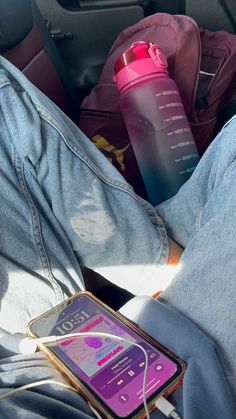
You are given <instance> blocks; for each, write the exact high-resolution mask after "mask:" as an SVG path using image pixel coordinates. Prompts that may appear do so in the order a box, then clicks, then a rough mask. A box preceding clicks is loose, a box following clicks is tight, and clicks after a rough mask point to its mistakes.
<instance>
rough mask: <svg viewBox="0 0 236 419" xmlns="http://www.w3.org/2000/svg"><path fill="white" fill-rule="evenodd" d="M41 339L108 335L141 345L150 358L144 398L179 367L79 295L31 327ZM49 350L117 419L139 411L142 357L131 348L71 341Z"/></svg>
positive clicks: (100, 340) (104, 341)
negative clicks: (83, 334) (87, 334)
mask: <svg viewBox="0 0 236 419" xmlns="http://www.w3.org/2000/svg"><path fill="white" fill-rule="evenodd" d="M31 331H32V332H33V333H35V334H37V335H38V336H39V337H40V336H47V335H63V334H68V333H72V332H106V333H110V334H113V335H116V336H121V337H123V338H125V339H128V340H130V341H132V342H137V343H138V344H139V345H141V346H142V347H143V348H144V349H145V350H146V352H147V354H148V371H147V381H146V398H147V399H149V397H151V396H153V395H154V394H155V395H156V394H158V390H159V391H160V390H161V389H162V388H163V387H166V385H167V384H168V383H170V382H171V381H172V380H173V379H174V378H175V377H177V376H178V375H179V373H180V370H181V367H180V364H179V363H178V362H177V361H176V360H175V359H174V358H173V359H172V358H171V356H169V354H168V355H166V354H164V353H162V352H161V351H160V350H159V349H157V348H156V347H155V346H153V345H152V344H151V343H150V342H149V341H148V340H146V339H144V338H143V337H142V336H141V335H139V334H138V333H137V332H135V331H134V330H133V329H131V328H129V327H128V326H127V325H126V324H125V323H123V322H122V321H121V320H119V319H118V318H117V317H116V316H114V315H113V314H112V313H110V312H109V311H107V310H106V309H105V307H103V306H102V305H99V304H98V303H97V302H96V301H95V300H93V299H92V298H90V297H89V296H88V295H85V294H81V295H80V296H78V297H77V298H76V299H75V300H73V302H72V303H70V304H69V305H67V306H64V307H62V308H61V309H60V311H53V312H52V314H51V315H49V316H47V317H41V318H40V319H39V320H38V321H36V322H34V323H32V325H31ZM50 349H51V350H52V351H53V352H54V354H56V355H57V356H58V357H59V359H60V360H62V361H63V363H64V364H66V365H67V366H68V367H69V369H70V370H72V372H73V373H74V374H76V375H77V376H78V378H79V379H80V380H82V381H83V382H84V383H85V384H86V385H87V386H88V387H89V388H90V389H92V390H93V392H95V393H96V394H97V396H98V397H99V398H100V399H101V400H102V401H103V402H104V403H105V405H106V406H107V407H108V409H109V410H110V411H111V414H113V415H115V417H128V416H129V415H131V414H132V415H133V414H134V412H135V411H137V409H138V408H140V406H143V390H142V389H143V377H144V367H145V357H144V354H143V352H142V350H141V349H140V348H138V347H136V346H134V345H132V344H131V343H126V342H124V341H120V342H119V341H115V340H113V339H112V338H110V337H91V336H89V337H83V338H69V339H67V340H64V341H61V342H58V343H56V344H51V345H50Z"/></svg>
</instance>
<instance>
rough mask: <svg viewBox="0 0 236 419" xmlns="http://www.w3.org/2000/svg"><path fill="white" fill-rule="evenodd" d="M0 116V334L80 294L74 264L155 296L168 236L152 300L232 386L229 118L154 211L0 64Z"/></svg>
mask: <svg viewBox="0 0 236 419" xmlns="http://www.w3.org/2000/svg"><path fill="white" fill-rule="evenodd" d="M0 118H1V119H0V125H1V132H0V139H1V141H0V202H1V204H0V232H1V233H0V278H1V282H0V298H1V317H0V328H1V330H2V333H5V332H22V331H24V330H25V325H26V323H27V322H28V321H29V320H30V319H31V318H32V317H35V316H37V315H38V314H40V313H42V312H43V311H45V310H47V309H49V308H50V307H51V306H53V305H55V304H56V303H58V302H60V301H61V300H63V299H64V298H65V297H66V296H68V295H70V294H71V293H74V292H75V291H77V290H78V289H82V288H83V286H84V283H83V278H82V274H81V271H80V265H81V264H83V265H86V266H88V267H91V268H93V269H95V270H96V271H98V272H100V273H101V274H103V275H104V276H106V277H107V278H108V279H109V280H111V281H113V282H114V283H117V284H118V285H121V286H125V287H126V288H127V289H129V290H130V291H132V292H133V293H146V294H151V293H152V292H154V291H156V290H158V289H159V288H160V276H161V274H160V270H159V268H160V266H164V265H165V263H166V260H167V258H168V239H167V233H168V234H169V235H170V236H171V237H172V238H173V239H174V240H176V241H177V242H179V243H180V244H181V245H182V246H184V247H185V251H184V254H183V256H182V258H181V261H180V271H179V273H178V274H177V276H176V277H175V279H174V281H173V282H172V283H171V285H170V286H169V287H168V288H167V289H166V291H165V292H164V293H163V294H162V300H163V301H164V302H165V303H166V304H169V305H170V306H171V307H173V308H175V309H176V310H178V311H180V312H181V313H183V314H184V315H185V316H187V317H189V318H190V319H192V320H193V321H194V322H195V323H196V324H197V325H198V326H200V327H201V328H202V329H203V331H204V332H206V333H207V334H208V335H209V336H210V337H212V339H213V340H215V341H216V343H217V344H218V347H219V350H220V356H221V358H222V360H223V362H224V366H225V370H226V373H227V375H228V377H229V378H230V380H231V383H232V384H233V385H234V389H235V388H236V383H235V374H236V359H235V356H234V348H235V346H236V342H235V333H234V329H235V326H236V324H235V283H236V282H235V278H234V275H235V265H236V260H235V231H236V225H235V222H236V217H235V200H236V198H235V197H236V193H235V192H236V191H235V188H236V183H235V164H234V159H235V151H236V141H235V127H236V119H232V121H231V122H230V123H229V124H227V126H226V127H225V128H224V129H223V131H222V132H221V134H220V135H219V136H218V138H217V139H216V140H215V141H214V143H213V144H212V146H210V147H209V149H208V151H207V153H206V154H205V155H204V157H203V158H202V160H201V162H200V163H199V165H198V167H197V168H196V170H195V172H194V174H193V176H192V177H191V179H190V181H188V182H187V183H186V184H185V185H184V186H183V187H182V188H181V190H180V191H179V193H178V194H177V195H176V197H174V198H172V199H171V200H169V201H167V202H166V203H164V204H162V205H160V206H159V207H158V208H157V209H154V208H152V207H151V206H150V205H149V204H148V203H146V202H144V201H143V200H142V199H141V198H139V197H138V196H136V195H135V194H134V192H133V190H132V188H131V187H130V186H129V185H128V184H127V183H126V182H125V181H124V180H123V178H122V176H121V175H120V174H119V173H118V172H117V171H116V170H115V169H114V168H113V166H112V165H111V164H110V163H109V162H108V161H107V160H106V159H105V158H104V157H103V155H102V154H101V153H100V152H99V151H98V150H97V149H96V147H95V146H94V145H93V144H92V143H91V142H90V141H89V140H88V139H87V138H86V137H85V136H84V135H83V134H82V133H81V131H80V130H78V128H77V127H76V126H75V125H74V124H73V123H72V122H71V121H70V120H69V119H68V118H67V117H66V116H65V115H63V114H62V113H61V112H60V111H59V110H58V108H56V107H55V106H54V105H53V104H52V103H51V102H50V101H49V100H48V99H47V98H46V97H45V96H44V95H42V93H40V92H39V91H38V90H37V89H35V88H34V87H33V86H32V84H31V83H30V82H28V81H27V80H26V78H25V77H24V76H22V74H21V73H20V72H19V71H18V70H16V69H15V67H13V66H12V65H11V64H9V63H8V62H7V61H6V60H4V59H3V58H0ZM159 215H160V216H161V217H162V219H163V220H164V222H165V225H166V226H167V232H166V229H165V227H164V224H163V221H162V219H161V218H160V216H159ZM179 332H181V330H180V331H179Z"/></svg>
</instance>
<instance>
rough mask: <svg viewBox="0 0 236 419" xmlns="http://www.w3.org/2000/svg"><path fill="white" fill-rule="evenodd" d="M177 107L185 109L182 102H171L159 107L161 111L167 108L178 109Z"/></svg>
mask: <svg viewBox="0 0 236 419" xmlns="http://www.w3.org/2000/svg"><path fill="white" fill-rule="evenodd" d="M177 107H179V108H180V107H181V108H182V107H183V105H182V103H181V102H170V103H167V104H166V105H161V106H159V110H162V109H165V108H177Z"/></svg>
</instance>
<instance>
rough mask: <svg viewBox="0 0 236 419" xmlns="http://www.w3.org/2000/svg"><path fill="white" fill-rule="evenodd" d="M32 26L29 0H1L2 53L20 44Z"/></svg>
mask: <svg viewBox="0 0 236 419" xmlns="http://www.w3.org/2000/svg"><path fill="white" fill-rule="evenodd" d="M32 26H33V17H32V10H31V5H30V1H29V0H0V53H3V52H5V51H8V50H9V49H11V48H13V47H15V46H16V45H17V44H19V43H20V42H21V41H22V40H23V39H24V38H25V37H26V35H28V33H29V32H30V31H31V29H32Z"/></svg>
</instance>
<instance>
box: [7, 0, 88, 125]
mask: <svg viewBox="0 0 236 419" xmlns="http://www.w3.org/2000/svg"><path fill="white" fill-rule="evenodd" d="M0 54H1V55H3V56H4V57H5V58H6V59H7V60H9V61H10V62H11V63H12V64H14V65H15V66H16V67H17V68H19V70H21V71H22V73H23V74H24V75H25V76H26V77H27V78H28V79H29V80H30V81H31V82H32V83H33V84H34V85H35V86H37V87H38V88H39V89H40V90H41V91H42V92H43V93H44V94H45V95H46V96H48V97H49V98H50V99H51V100H52V101H53V102H54V103H56V104H57V105H58V106H59V107H60V108H61V109H62V110H63V111H64V112H65V113H66V114H67V115H68V116H69V117H70V118H72V119H73V120H74V121H75V122H77V121H78V115H79V109H80V99H79V95H78V94H77V91H76V89H75V87H74V86H73V84H72V81H71V80H70V77H69V75H68V73H67V71H66V69H65V67H64V64H63V62H62V60H61V58H60V56H59V53H58V52H57V48H56V46H55V45H54V42H53V40H52V39H51V37H50V34H49V32H48V30H47V27H46V24H45V22H44V20H43V18H42V16H41V14H40V11H39V9H38V7H37V5H36V3H35V1H34V0H21V1H19V0H1V1H0Z"/></svg>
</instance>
